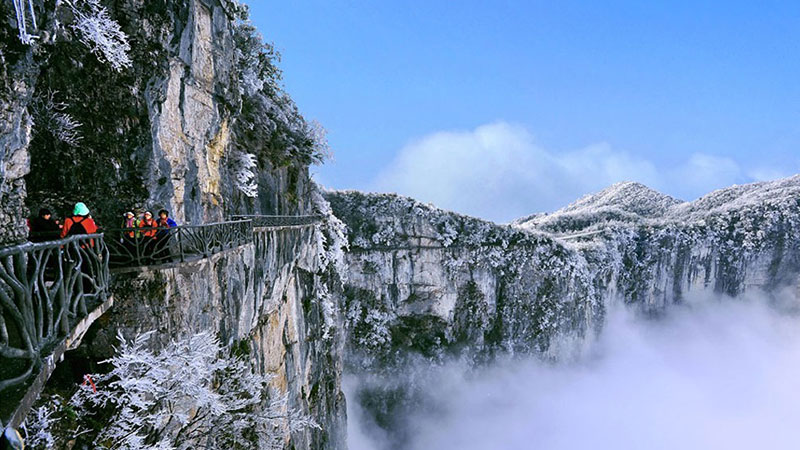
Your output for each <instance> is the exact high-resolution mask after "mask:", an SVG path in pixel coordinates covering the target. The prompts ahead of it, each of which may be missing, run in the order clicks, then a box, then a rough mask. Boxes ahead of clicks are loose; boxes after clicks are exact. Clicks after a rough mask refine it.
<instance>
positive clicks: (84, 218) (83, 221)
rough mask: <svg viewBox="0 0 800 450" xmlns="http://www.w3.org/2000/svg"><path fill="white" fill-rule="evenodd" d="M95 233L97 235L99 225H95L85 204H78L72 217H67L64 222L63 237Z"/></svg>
mask: <svg viewBox="0 0 800 450" xmlns="http://www.w3.org/2000/svg"><path fill="white" fill-rule="evenodd" d="M94 233H97V224H96V223H94V219H92V216H91V215H89V208H87V207H86V205H85V204H84V203H83V202H78V203H76V204H75V208H74V209H73V210H72V217H67V219H66V220H65V221H64V228H62V229H61V237H62V238H65V237H67V236H74V235H77V234H94Z"/></svg>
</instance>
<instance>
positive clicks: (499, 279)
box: [327, 176, 800, 364]
mask: <svg viewBox="0 0 800 450" xmlns="http://www.w3.org/2000/svg"><path fill="white" fill-rule="evenodd" d="M327 198H328V199H329V201H330V202H331V205H332V207H333V210H334V212H335V213H336V214H337V215H338V216H339V217H341V218H342V220H343V221H344V222H345V223H346V224H347V226H348V231H349V239H350V246H351V249H350V252H349V253H348V254H347V256H346V259H347V262H348V266H349V271H348V280H347V283H346V287H345V300H344V301H345V305H344V307H345V308H346V317H347V327H348V330H349V334H348V335H349V338H348V339H349V341H348V342H349V348H350V349H351V353H352V354H357V355H362V356H364V355H365V356H366V358H357V360H358V361H359V363H367V364H372V362H373V360H375V359H381V358H384V355H387V354H390V355H397V354H407V353H409V352H411V353H422V354H423V355H425V356H436V355H439V354H441V353H442V352H445V353H446V352H451V351H454V350H459V349H462V348H464V347H467V348H469V349H470V351H471V352H478V353H480V352H487V351H488V352H490V353H491V352H495V351H497V350H502V351H503V352H506V351H512V352H518V351H522V352H526V353H535V354H541V355H545V356H548V357H558V356H564V355H563V353H562V352H563V351H564V350H565V349H569V348H575V347H573V346H572V344H575V343H580V341H581V340H582V339H584V338H586V337H590V336H592V332H593V331H599V330H600V328H601V327H602V324H603V317H604V311H605V309H606V308H607V306H608V305H609V304H610V303H611V302H615V301H621V302H624V303H627V304H631V305H633V306H634V307H636V308H638V309H640V310H641V311H643V312H645V313H648V314H658V313H660V312H663V311H664V310H665V309H666V308H667V307H669V306H670V305H672V304H678V303H682V302H684V301H685V300H686V298H687V297H689V296H691V294H692V293H693V292H699V291H710V292H715V293H718V294H722V295H728V296H737V295H740V294H742V293H744V292H747V291H753V290H759V291H764V292H766V293H767V294H771V295H772V296H773V297H777V296H778V295H779V294H780V293H781V292H785V291H787V290H788V291H789V292H793V293H798V292H800V239H799V238H800V176H797V177H793V178H789V179H785V180H780V181H776V182H770V183H760V184H754V185H748V186H736V187H733V188H729V189H724V190H721V191H717V192H714V193H712V194H710V195H709V196H706V197H703V198H701V199H699V200H697V201H695V202H692V203H684V202H679V201H677V200H675V199H671V198H669V197H666V196H663V195H661V194H658V193H656V192H654V191H651V190H649V189H647V188H646V187H644V186H641V185H636V184H630V183H629V184H622V185H617V186H614V187H612V188H610V189H609V190H608V191H604V192H602V193H599V194H596V195H594V196H591V197H587V198H585V199H582V200H580V201H579V202H576V203H575V204H574V205H570V206H568V207H567V208H564V209H563V210H561V211H558V212H556V213H554V214H551V215H537V216H534V217H531V218H526V219H522V220H520V221H518V222H516V223H515V224H513V225H511V226H500V225H495V224H492V223H489V222H484V221H481V220H478V219H474V218H469V217H465V216H461V215H458V214H454V213H450V212H446V211H442V210H437V209H435V208H433V207H431V206H429V205H423V204H421V203H419V202H415V201H413V200H411V199H408V198H403V197H399V196H395V195H384V194H380V195H376V194H362V193H358V192H329V193H328V194H327ZM631 198H636V199H637V200H636V201H635V202H631V201H630V200H631ZM565 344H567V346H566V347H565Z"/></svg>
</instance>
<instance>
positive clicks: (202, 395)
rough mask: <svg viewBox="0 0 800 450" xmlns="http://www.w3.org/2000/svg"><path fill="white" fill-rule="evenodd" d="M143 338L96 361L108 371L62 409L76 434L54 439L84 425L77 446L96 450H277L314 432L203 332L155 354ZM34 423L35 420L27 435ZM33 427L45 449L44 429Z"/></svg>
mask: <svg viewBox="0 0 800 450" xmlns="http://www.w3.org/2000/svg"><path fill="white" fill-rule="evenodd" d="M150 336H151V333H146V334H143V335H140V336H139V337H137V338H135V339H133V340H126V339H124V338H122V337H121V336H120V337H119V340H120V345H119V348H117V349H116V355H115V356H114V357H113V358H111V359H109V360H108V361H104V363H109V364H110V365H111V367H112V370H111V371H110V372H109V373H106V374H94V375H91V377H92V379H93V381H94V383H95V385H96V386H97V390H96V391H95V390H94V389H93V388H92V387H91V386H90V385H84V386H81V387H80V388H79V389H78V392H77V393H76V394H75V395H74V396H73V397H72V399H71V400H70V401H69V403H68V405H66V406H65V408H63V409H67V408H68V409H69V411H70V412H69V413H67V414H72V415H73V416H77V422H78V429H75V430H71V431H72V436H63V437H62V436H59V438H64V439H66V440H70V439H74V436H75V435H77V434H80V432H79V429H81V428H80V427H81V424H86V427H85V428H91V429H92V430H95V431H92V433H89V434H87V435H86V436H84V437H83V439H84V440H86V439H88V438H89V436H91V439H90V440H89V441H88V442H84V443H83V445H88V446H89V447H91V448H98V449H121V450H144V449H148V450H152V449H162V450H166V449H177V448H199V447H202V448H210V449H244V448H247V449H250V448H254V449H282V448H283V447H284V444H285V441H286V437H287V436H289V435H290V434H291V433H292V432H294V431H297V430H300V429H303V428H308V427H317V425H316V424H315V423H314V421H313V420H311V419H310V418H308V417H307V416H305V415H303V414H301V413H299V412H297V411H295V410H293V409H291V408H289V406H288V399H287V397H286V396H282V395H279V394H277V393H274V392H271V390H270V388H269V385H268V383H269V381H270V379H271V378H272V377H271V376H269V375H259V374H255V373H253V371H252V370H251V369H250V366H249V364H248V363H247V362H246V361H245V360H243V359H241V358H235V357H225V356H224V353H225V350H224V349H223V348H222V347H221V346H220V343H219V341H218V340H217V339H216V338H215V337H213V336H212V335H210V334H209V333H199V334H196V335H194V336H191V337H189V338H186V339H183V340H181V341H177V342H172V343H170V344H169V345H167V347H166V348H164V350H162V351H161V352H153V351H151V350H149V349H148V348H147V345H148V342H149V339H150ZM49 417H50V415H45V416H44V419H49ZM42 421H43V420H41V416H40V415H39V416H37V417H35V418H34V421H33V422H31V424H30V425H29V428H30V429H31V430H32V431H33V430H34V424H38V423H41V422H42ZM36 427H37V428H36V430H37V431H36V435H38V436H42V438H41V439H40V440H41V441H42V442H45V439H46V437H47V436H48V431H47V430H46V429H47V427H46V426H44V427H43V426H40V425H36ZM42 429H44V430H45V431H41V430H42ZM67 434H69V433H67ZM30 435H31V434H30V433H29V436H30ZM56 444H62V443H56Z"/></svg>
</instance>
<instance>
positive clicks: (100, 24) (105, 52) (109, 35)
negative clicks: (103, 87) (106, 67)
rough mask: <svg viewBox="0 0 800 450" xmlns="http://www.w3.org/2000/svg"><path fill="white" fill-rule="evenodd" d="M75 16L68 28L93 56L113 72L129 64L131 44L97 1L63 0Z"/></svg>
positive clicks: (130, 63)
mask: <svg viewBox="0 0 800 450" xmlns="http://www.w3.org/2000/svg"><path fill="white" fill-rule="evenodd" d="M64 2H65V3H66V4H67V5H69V6H70V8H71V9H72V12H73V14H74V15H75V22H74V23H73V24H72V28H73V29H74V30H75V31H77V32H78V34H79V35H80V37H79V39H80V41H81V42H82V43H83V44H85V45H86V46H87V47H89V48H90V49H91V50H92V53H94V54H95V55H97V57H98V58H99V59H100V60H102V61H105V62H107V63H108V64H110V65H111V67H112V68H113V69H114V70H116V71H118V72H119V71H122V69H126V68H129V67H131V65H132V62H131V58H130V56H129V53H130V50H131V46H130V44H129V43H128V36H127V35H126V34H125V33H124V32H123V31H122V28H121V27H120V25H119V23H117V22H116V21H115V20H114V19H112V18H111V15H110V14H109V13H108V10H107V9H106V8H105V7H103V6H102V5H101V4H100V1H99V0H75V1H74V2H73V1H70V0H64Z"/></svg>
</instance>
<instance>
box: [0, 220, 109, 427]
mask: <svg viewBox="0 0 800 450" xmlns="http://www.w3.org/2000/svg"><path fill="white" fill-rule="evenodd" d="M108 262H109V254H108V248H107V247H106V245H105V241H104V239H103V235H101V234H93V235H81V236H73V237H69V238H67V239H63V240H59V241H51V242H44V243H38V244H33V243H27V244H22V245H18V246H15V247H8V248H4V249H0V398H2V402H0V418H2V422H5V421H7V420H8V416H9V414H11V413H13V412H14V410H16V408H17V406H18V403H19V401H20V400H21V399H23V398H24V397H25V396H26V392H27V391H28V388H29V385H30V383H31V381H32V380H33V379H34V378H35V377H34V375H36V374H38V373H39V372H41V371H42V367H43V364H44V361H45V360H46V359H47V358H48V357H49V356H50V355H51V354H52V353H53V351H54V349H55V348H57V347H59V345H61V344H62V343H63V341H64V340H65V338H66V337H67V336H68V335H69V334H70V332H71V331H72V329H73V328H74V327H75V325H76V324H77V323H78V322H80V320H81V319H82V318H84V317H86V316H87V315H88V314H89V312H90V311H92V310H93V309H94V308H96V307H97V306H98V305H101V304H103V302H105V300H106V299H107V298H108V295H109V292H108V281H109V269H108Z"/></svg>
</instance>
